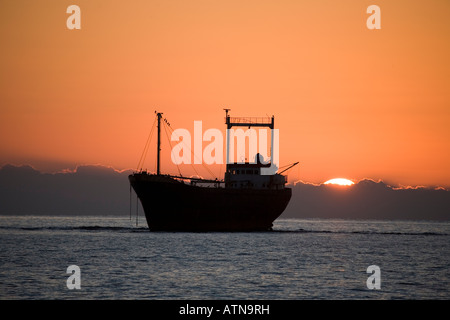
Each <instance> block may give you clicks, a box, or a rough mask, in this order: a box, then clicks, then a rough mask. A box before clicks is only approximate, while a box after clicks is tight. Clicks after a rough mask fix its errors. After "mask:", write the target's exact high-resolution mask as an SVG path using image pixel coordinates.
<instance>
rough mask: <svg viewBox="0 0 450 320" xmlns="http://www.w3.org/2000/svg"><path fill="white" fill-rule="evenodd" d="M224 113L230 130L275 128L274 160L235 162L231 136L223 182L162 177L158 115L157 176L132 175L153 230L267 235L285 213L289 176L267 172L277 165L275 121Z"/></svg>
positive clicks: (146, 174) (130, 179) (143, 173)
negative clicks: (230, 155) (232, 154)
mask: <svg viewBox="0 0 450 320" xmlns="http://www.w3.org/2000/svg"><path fill="white" fill-rule="evenodd" d="M224 110H225V111H226V117H225V124H226V126H227V129H231V128H233V127H236V126H238V127H248V128H250V127H268V128H270V129H271V133H272V138H271V141H272V142H271V156H270V159H271V160H270V161H269V162H267V163H265V162H264V161H263V159H262V157H261V155H260V154H257V155H256V158H255V161H253V162H246V161H242V162H234V161H233V162H230V161H229V139H228V135H227V146H226V159H227V161H226V171H225V174H224V179H223V180H218V179H212V180H211V179H202V178H198V177H195V178H193V177H183V176H181V175H180V176H176V175H170V174H162V173H161V170H160V167H161V164H160V152H161V143H160V141H161V137H160V132H161V119H162V113H159V112H155V113H156V117H157V118H156V119H155V121H156V120H157V132H158V138H157V139H158V141H157V159H156V160H157V167H156V173H149V172H147V171H142V170H140V171H137V172H134V173H133V174H131V175H130V176H129V177H128V178H129V181H130V185H131V187H132V188H133V190H134V191H135V192H136V194H137V197H138V198H139V200H140V202H141V204H142V208H143V209H144V213H145V218H146V221H147V225H148V228H149V229H150V231H188V232H210V231H227V232H230V231H241V232H242V231H244V232H247V231H268V230H272V227H273V222H274V221H275V220H276V219H277V218H278V217H279V216H280V215H281V214H282V213H283V211H284V210H285V208H286V206H287V205H288V203H289V201H290V199H291V195H292V190H291V189H290V188H288V187H286V183H287V177H286V176H285V175H283V174H282V173H283V172H284V171H286V170H287V169H286V170H283V171H282V172H280V173H277V172H274V173H273V174H267V173H265V172H267V170H268V169H269V168H271V167H273V166H272V164H273V163H272V162H273V134H274V130H273V129H274V117H273V116H272V117H267V118H236V117H234V118H233V117H231V116H230V115H229V114H228V111H229V110H230V109H224ZM227 132H228V131H227ZM296 164H297V163H295V164H293V165H296ZM293 165H292V166H293ZM292 166H291V167H292ZM264 170H266V171H264Z"/></svg>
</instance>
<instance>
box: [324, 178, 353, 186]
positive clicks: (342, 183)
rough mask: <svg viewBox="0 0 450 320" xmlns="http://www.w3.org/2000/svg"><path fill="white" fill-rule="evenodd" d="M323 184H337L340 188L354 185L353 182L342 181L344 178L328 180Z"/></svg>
mask: <svg viewBox="0 0 450 320" xmlns="http://www.w3.org/2000/svg"><path fill="white" fill-rule="evenodd" d="M324 184H337V185H340V186H351V185H353V184H355V183H354V182H353V181H351V180H348V179H344V178H336V179H330V180H328V181H327V182H324Z"/></svg>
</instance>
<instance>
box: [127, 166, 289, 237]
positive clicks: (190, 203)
mask: <svg viewBox="0 0 450 320" xmlns="http://www.w3.org/2000/svg"><path fill="white" fill-rule="evenodd" d="M129 180H130V183H131V186H132V187H133V189H134V190H135V192H136V194H137V195H138V197H139V199H140V200H141V203H142V207H143V208H144V212H145V217H146V219H147V224H148V227H149V228H150V230H152V231H266V230H270V229H271V228H272V223H273V221H274V220H275V219H277V218H278V217H279V216H280V215H281V214H282V213H283V211H284V209H285V208H286V206H287V205H288V203H289V200H290V198H291V192H292V191H291V189H289V188H284V189H280V190H257V189H232V188H213V187H211V188H209V187H199V186H192V185H189V184H184V183H182V182H179V181H177V180H174V179H172V178H169V177H166V176H163V175H161V176H156V175H148V174H134V175H130V176H129Z"/></svg>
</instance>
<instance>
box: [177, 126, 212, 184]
mask: <svg viewBox="0 0 450 320" xmlns="http://www.w3.org/2000/svg"><path fill="white" fill-rule="evenodd" d="M168 127H169V129H170V130H172V134H174V133H175V131H174V130H173V129H172V127H171V126H170V124H168ZM175 135H177V134H176V133H175ZM177 138H178V141H179V140H180V137H179V136H178V135H177ZM181 142H182V143H184V144H185V145H186V147H187V148H188V149H189V150H190V151H191V154H192V155H193V156H194V158H196V159H197V160H199V159H198V157H197V155H196V154H195V153H194V151H192V149H191V148H189V146H188V145H187V144H186V143H185V142H184V141H183V140H181ZM200 162H201V163H202V165H203V167H204V168H205V169H206V170H207V171H208V172H209V174H210V175H211V176H212V177H213V178H214V179H217V177H216V176H215V174H214V173H212V171H211V170H210V169H209V168H208V167H207V166H206V165H205V164H204V163H203V162H202V161H200ZM191 165H192V168H193V169H194V171H195V173H196V174H197V176H199V177H200V175H199V174H198V172H197V170H195V167H194V165H193V164H192V163H191Z"/></svg>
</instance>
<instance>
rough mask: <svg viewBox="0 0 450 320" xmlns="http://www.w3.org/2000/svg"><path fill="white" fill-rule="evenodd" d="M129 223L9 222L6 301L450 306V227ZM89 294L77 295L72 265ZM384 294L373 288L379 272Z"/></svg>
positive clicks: (1, 293)
mask: <svg viewBox="0 0 450 320" xmlns="http://www.w3.org/2000/svg"><path fill="white" fill-rule="evenodd" d="M135 223H136V221H135V220H134V218H133V219H132V220H131V221H130V219H129V218H128V217H119V218H118V217H0V249H1V250H0V299H449V298H450V286H449V275H450V272H449V271H450V270H449V265H450V257H449V252H450V250H449V249H450V248H449V240H450V239H449V237H450V223H442V222H439V223H438V222H426V221H421V222H418V221H409V222H406V221H349V220H318V219H308V220H293V219H279V220H277V221H276V222H275V225H274V231H273V232H257V233H171V232H167V233H166V232H157V233H153V232H149V231H148V230H147V228H146V223H145V221H144V220H142V219H141V220H139V224H138V227H136V225H135ZM72 264H75V265H78V266H79V267H80V269H81V290H69V289H68V288H67V287H66V280H67V278H68V276H69V274H66V269H67V267H68V266H69V265H72ZM373 264H375V265H378V266H379V267H380V269H381V279H382V286H381V290H369V289H367V287H366V280H367V277H368V276H369V274H367V273H366V269H367V267H368V266H369V265H373Z"/></svg>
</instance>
